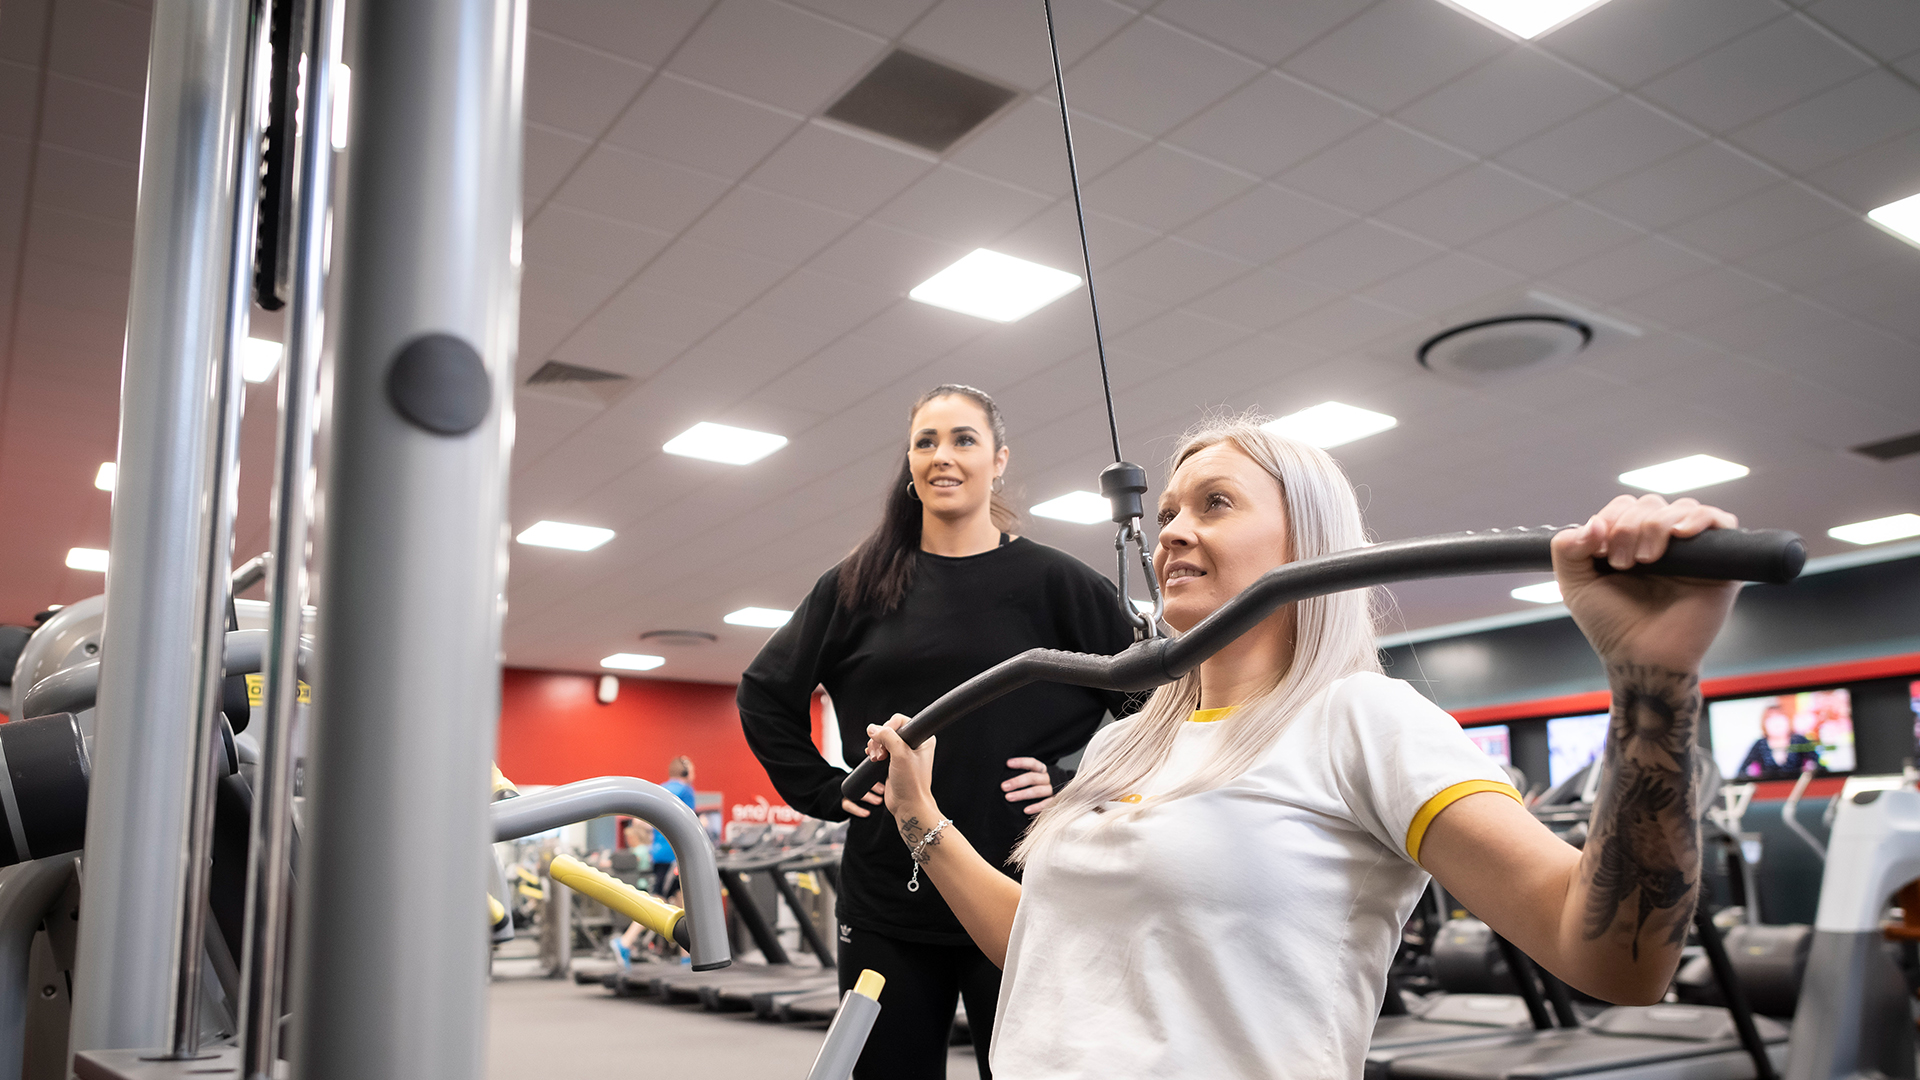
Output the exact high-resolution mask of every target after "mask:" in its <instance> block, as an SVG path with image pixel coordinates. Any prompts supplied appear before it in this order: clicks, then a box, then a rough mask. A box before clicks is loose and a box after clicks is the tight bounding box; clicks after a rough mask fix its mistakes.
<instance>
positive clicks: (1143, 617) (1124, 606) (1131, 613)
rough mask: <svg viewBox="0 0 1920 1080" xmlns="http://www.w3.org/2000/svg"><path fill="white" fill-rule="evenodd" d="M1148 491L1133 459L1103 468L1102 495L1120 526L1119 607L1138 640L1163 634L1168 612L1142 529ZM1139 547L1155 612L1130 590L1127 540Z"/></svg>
mask: <svg viewBox="0 0 1920 1080" xmlns="http://www.w3.org/2000/svg"><path fill="white" fill-rule="evenodd" d="M1146 493H1147V470H1145V469H1142V468H1141V467H1140V466H1138V465H1135V464H1134V463H1133V462H1131V461H1116V462H1114V463H1113V464H1111V465H1109V466H1107V467H1106V468H1104V469H1102V470H1100V494H1102V495H1105V496H1106V497H1107V501H1108V502H1110V503H1112V504H1113V521H1114V524H1116V525H1118V526H1120V528H1119V530H1118V531H1117V532H1116V533H1115V534H1114V537H1113V551H1114V557H1115V559H1116V560H1117V561H1118V563H1119V573H1118V574H1117V575H1116V576H1117V578H1118V580H1119V584H1120V595H1119V599H1120V609H1121V610H1122V611H1123V612H1125V614H1126V616H1127V622H1128V623H1130V624H1132V626H1133V636H1134V640H1136V641H1147V640H1150V639H1152V638H1156V637H1159V636H1160V617H1161V616H1162V615H1164V614H1165V613H1166V610H1167V603H1166V600H1165V599H1163V598H1162V597H1161V596H1160V580H1159V578H1157V577H1155V576H1154V573H1153V551H1152V549H1151V548H1149V547H1147V536H1146V534H1145V533H1144V532H1141V531H1140V519H1141V518H1142V517H1143V516H1145V514H1146V507H1145V505H1144V499H1143V496H1145V495H1146ZM1128 541H1132V543H1133V544H1134V546H1135V547H1137V548H1139V549H1140V568H1141V570H1142V571H1143V572H1145V574H1146V576H1147V595H1148V596H1151V597H1152V598H1153V612H1152V614H1151V615H1148V614H1143V613H1141V612H1140V611H1138V610H1137V609H1135V608H1134V606H1133V596H1132V595H1131V594H1130V593H1129V592H1128V591H1127V543H1128Z"/></svg>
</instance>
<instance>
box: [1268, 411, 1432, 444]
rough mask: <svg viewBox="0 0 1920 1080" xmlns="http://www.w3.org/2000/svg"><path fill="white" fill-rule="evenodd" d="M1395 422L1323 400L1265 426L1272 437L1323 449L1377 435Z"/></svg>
mask: <svg viewBox="0 0 1920 1080" xmlns="http://www.w3.org/2000/svg"><path fill="white" fill-rule="evenodd" d="M1399 423H1400V421H1398V420H1395V419H1394V418H1393V417H1391V416H1388V415H1387V414H1386V413H1377V412H1374V411H1373V410H1371V409H1361V408H1356V407H1354V406H1352V405H1342V404H1341V403H1339V402H1337V401H1323V402H1321V403H1320V404H1318V405H1315V406H1314V407H1313V408H1311V409H1301V410H1300V411H1299V412H1297V413H1289V414H1288V415H1286V416H1283V417H1281V418H1280V419H1278V420H1269V421H1267V423H1266V425H1265V427H1266V429H1267V430H1268V431H1271V432H1273V433H1275V434H1276V435H1285V436H1286V437H1287V438H1289V439H1298V440H1300V441H1301V442H1303V443H1307V444H1309V445H1311V446H1317V447H1319V448H1320V449H1322V450H1326V449H1330V448H1332V447H1335V446H1344V445H1346V444H1347V443H1350V442H1354V441H1356V440H1359V439H1364V438H1366V437H1367V436H1369V435H1378V434H1380V433H1381V432H1383V431H1385V430H1387V429H1388V428H1391V427H1396V426H1398V425H1399Z"/></svg>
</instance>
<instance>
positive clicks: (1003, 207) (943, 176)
mask: <svg viewBox="0 0 1920 1080" xmlns="http://www.w3.org/2000/svg"><path fill="white" fill-rule="evenodd" d="M1052 202H1053V200H1052V199H1050V198H1047V197H1045V196H1041V195H1036V194H1034V193H1032V192H1030V191H1022V190H1021V189H1019V188H1015V187H1009V186H1007V185H1006V184H1002V183H1000V182H999V181H997V180H989V179H987V178H986V177H984V176H980V175H977V174H975V173H970V172H965V171H963V170H960V169H956V168H953V167H952V166H946V165H943V166H941V167H940V168H937V169H935V170H933V171H932V172H930V173H928V174H927V175H925V176H923V177H921V178H920V179H919V180H917V181H915V182H914V184H913V186H912V187H910V188H908V189H907V190H905V191H903V192H901V193H900V194H899V195H897V196H895V197H894V200H893V201H892V202H890V203H888V204H887V205H886V206H884V207H882V208H880V210H879V211H877V212H876V213H875V214H874V215H873V220H875V221H881V222H885V223H887V224H889V225H898V226H899V227H901V228H903V229H908V230H910V231H913V232H917V233H919V234H920V235H922V236H931V237H933V238H935V239H937V240H947V241H951V242H952V243H956V244H960V245H962V246H965V247H985V246H987V245H988V244H990V243H992V242H993V241H994V240H996V239H998V238H999V237H1001V236H1004V235H1005V234H1006V233H1007V232H1008V230H1010V229H1012V228H1014V227H1015V226H1017V225H1019V224H1020V223H1022V222H1024V221H1026V220H1027V219H1029V218H1031V217H1033V215H1035V214H1037V213H1039V212H1040V211H1041V210H1043V209H1045V208H1046V207H1047V206H1048V205H1049V204H1050V203H1052Z"/></svg>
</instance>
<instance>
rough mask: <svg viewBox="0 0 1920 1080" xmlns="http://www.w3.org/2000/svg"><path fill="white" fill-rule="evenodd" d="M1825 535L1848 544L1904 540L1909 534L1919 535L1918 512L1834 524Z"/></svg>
mask: <svg viewBox="0 0 1920 1080" xmlns="http://www.w3.org/2000/svg"><path fill="white" fill-rule="evenodd" d="M1827 535H1828V536H1831V537H1833V538H1834V539H1835V540H1845V541H1846V542H1847V543H1849V544H1884V543H1886V542H1887V541H1889V540H1905V539H1906V538H1907V537H1909V536H1920V514H1894V515H1893V516H1891V517H1883V518H1874V519H1873V520H1872V521H1856V522H1854V523H1853V524H1851V525H1836V526H1834V527H1833V528H1831V529H1828V530H1827Z"/></svg>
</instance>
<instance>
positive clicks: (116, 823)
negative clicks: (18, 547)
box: [71, 0, 248, 1050]
mask: <svg viewBox="0 0 1920 1080" xmlns="http://www.w3.org/2000/svg"><path fill="white" fill-rule="evenodd" d="M247 29H248V18H247V7H246V5H243V4H235V3H231V2H229V0H157V2H156V3H155V4H154V5H153V31H152V40H151V43H150V46H149V51H148V70H147V98H146V116H145V126H144V128H143V132H142V136H141V161H140V190H139V201H138V210H137V215H136V218H135V226H134V253H133V283H132V287H131V290H130V294H129V299H128V309H127V340H126V358H125V362H124V366H123V368H122V374H121V387H120V391H121V392H120V401H121V407H120V441H119V453H118V456H117V460H118V461H119V462H120V474H119V483H118V485H117V489H116V491H115V493H114V505H113V527H112V536H111V541H110V546H109V551H110V552H111V568H110V570H109V572H108V578H107V583H108V584H107V600H106V613H105V625H104V635H103V638H102V644H101V653H102V659H103V663H102V670H101V676H100V694H99V712H98V716H97V720H96V725H95V731H96V735H95V739H94V745H93V763H92V764H93V784H92V796H91V800H90V804H89V807H88V815H87V837H86V853H87V854H86V890H87V900H86V905H85V907H84V909H83V911H82V913H81V919H80V937H79V954H78V960H77V963H76V969H75V979H74V1003H73V1006H74V1019H73V1027H72V1038H71V1046H72V1048H73V1049H74V1050H91V1049H101V1048H113V1047H149V1048H151V1047H162V1046H167V1045H169V1044H170V1042H171V1039H170V1035H171V1031H170V1022H171V1021H172V1020H173V1019H174V1017H173V1010H172V1005H173V1002H174V999H175V993H174V989H175V984H176V981H177V979H178V975H179V971H180V966H181V964H182V962H183V959H184V958H183V957H182V955H181V952H182V949H183V948H184V949H187V950H192V951H195V952H196V954H197V949H198V948H199V943H198V942H197V941H195V942H186V943H183V941H182V938H181V935H180V933H179V925H178V924H179V918H180V913H181V911H182V904H183V903H184V901H185V897H186V895H187V891H188V886H187V881H188V879H189V877H190V876H191V874H192V873H193V872H195V871H197V872H199V873H204V872H205V869H204V867H195V866H191V865H190V863H189V858H188V856H187V855H186V853H185V841H186V839H187V837H188V835H189V822H190V819H191V817H192V814H191V811H190V806H189V803H190V799H191V796H190V791H191V788H192V787H193V782H192V777H193V776H194V775H195V773H196V771H197V770H198V769H200V768H201V767H202V766H204V764H205V761H204V760H203V759H200V758H198V756H197V755H196V751H195V745H196V742H197V741H198V740H197V739H196V738H195V729H196V727H197V726H198V725H199V722H200V720H201V719H202V716H201V712H202V706H203V704H204V702H205V698H204V696H203V693H204V690H205V686H204V682H205V679H206V673H207V671H208V670H209V668H210V666H211V665H212V664H217V663H218V655H217V651H216V653H215V655H214V656H213V657H209V656H208V638H207V636H206V634H205V633H204V632H203V631H204V629H205V627H204V625H203V624H204V619H205V612H206V611H207V609H208V606H209V599H210V598H209V591H210V590H216V589H219V588H222V587H224V583H225V581H226V573H225V569H226V568H225V567H222V568H221V569H222V572H221V573H220V574H219V575H218V579H219V580H218V582H214V581H210V580H209V575H208V573H207V569H208V568H207V557H208V553H209V551H211V550H212V548H213V547H214V545H215V544H216V543H217V542H218V541H217V539H216V536H215V533H216V532H217V519H218V518H219V517H220V516H221V514H222V512H223V510H224V508H225V499H226V498H228V497H229V496H228V495H227V494H225V493H222V492H220V491H218V490H217V488H218V483H217V481H216V479H215V477H216V473H217V471H218V470H217V468H216V466H215V461H216V453H217V451H216V449H215V447H216V443H217V439H218V434H219V431H220V430H221V427H222V420H221V417H220V415H219V410H220V403H219V401H218V394H219V389H220V384H219V379H218V374H217V373H218V372H219V371H220V369H221V366H222V364H221V361H222V359H223V354H224V352H225V351H226V345H227V335H228V331H229V328H230V325H231V324H230V317H231V314H232V312H231V303H230V296H231V284H232V275H233V269H234V268H233V258H234V248H235V245H234V237H233V227H234V223H235V212H236V205H235V204H236V196H237V195H238V191H237V184H238V180H239V176H240V170H239V169H238V168H237V161H236V157H235V155H236V153H237V152H238V151H239V149H240V140H239V138H238V131H239V125H240V122H241V114H242V112H243V111H244V109H245V101H246V95H245V89H244V87H245V82H246V73H245V66H246V54H247ZM186 962H191V961H186Z"/></svg>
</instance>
